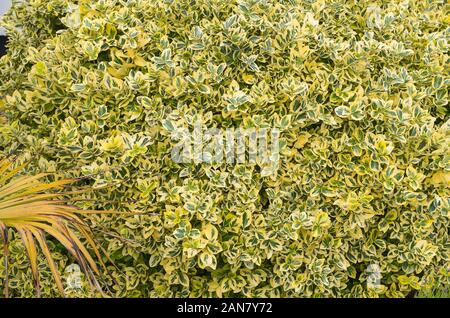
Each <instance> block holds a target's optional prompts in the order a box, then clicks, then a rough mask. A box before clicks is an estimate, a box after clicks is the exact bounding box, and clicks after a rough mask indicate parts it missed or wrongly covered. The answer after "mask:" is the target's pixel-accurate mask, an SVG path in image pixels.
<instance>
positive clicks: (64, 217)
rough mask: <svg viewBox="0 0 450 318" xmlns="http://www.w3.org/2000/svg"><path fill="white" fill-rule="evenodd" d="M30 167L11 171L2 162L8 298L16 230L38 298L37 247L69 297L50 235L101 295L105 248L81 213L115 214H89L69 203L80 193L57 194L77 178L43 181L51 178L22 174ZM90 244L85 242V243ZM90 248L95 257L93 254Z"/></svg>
mask: <svg viewBox="0 0 450 318" xmlns="http://www.w3.org/2000/svg"><path fill="white" fill-rule="evenodd" d="M24 167H25V165H20V166H18V167H16V168H12V163H11V161H10V160H8V159H1V160H0V233H1V234H0V237H1V238H2V241H3V253H4V261H5V284H4V294H5V296H6V297H8V294H9V292H8V276H9V275H8V261H9V259H8V258H9V257H8V254H9V252H8V242H9V239H10V237H9V234H8V233H9V231H8V229H13V230H15V231H16V232H17V233H18V234H19V236H20V237H21V239H22V242H23V245H24V247H25V250H26V253H27V255H28V258H29V261H30V265H31V271H32V277H33V283H34V286H35V289H36V295H37V296H38V297H39V296H40V295H41V290H40V284H39V272H38V248H40V250H41V251H42V253H43V254H44V255H45V258H46V259H47V262H48V265H49V268H50V270H51V272H52V274H53V277H54V279H55V282H56V285H57V287H58V289H59V291H60V293H61V294H62V296H64V295H65V294H64V287H63V284H62V281H61V276H60V274H59V271H58V268H57V265H56V263H55V261H54V260H53V257H52V253H51V251H50V249H49V247H48V245H47V243H46V238H47V237H48V236H51V237H53V238H54V239H56V240H57V241H59V242H60V243H61V244H62V245H63V246H64V247H65V248H66V249H67V251H68V252H69V253H70V254H71V255H72V256H73V257H74V259H75V260H76V261H77V262H78V264H79V265H80V268H81V269H82V270H83V272H84V273H85V275H86V277H87V280H88V282H89V284H90V285H91V287H94V288H96V289H98V290H100V291H101V289H100V285H99V284H98V281H97V279H96V276H97V277H98V275H99V274H100V270H99V267H98V266H97V263H98V264H101V266H102V267H103V268H104V269H105V270H106V267H105V265H104V263H103V262H102V259H101V253H100V250H101V249H100V248H99V247H98V246H97V244H96V243H95V241H94V238H93V234H92V232H91V230H90V229H89V227H88V226H87V225H86V223H85V221H83V219H82V218H80V216H79V215H83V214H92V213H112V212H111V211H86V210H81V209H80V208H78V207H75V206H72V205H69V204H68V203H67V200H65V199H64V197H67V195H73V194H75V193H77V192H74V191H72V192H64V191H63V192H55V190H57V189H60V188H61V187H63V186H66V185H70V184H72V183H74V182H75V181H77V180H76V179H66V180H58V181H54V182H47V183H46V182H42V181H41V180H42V179H43V178H44V177H45V176H47V174H38V175H34V176H28V175H22V176H17V174H18V173H19V172H20V171H21V170H22V169H24ZM82 241H85V242H86V243H83V242H82ZM88 247H90V248H91V250H92V253H93V254H95V255H94V256H93V255H91V253H90V252H89V251H88Z"/></svg>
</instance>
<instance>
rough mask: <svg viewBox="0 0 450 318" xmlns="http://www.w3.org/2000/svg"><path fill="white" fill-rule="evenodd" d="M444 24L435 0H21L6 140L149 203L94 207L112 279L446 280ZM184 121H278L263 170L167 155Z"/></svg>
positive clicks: (136, 285) (33, 156) (3, 87)
mask: <svg viewBox="0 0 450 318" xmlns="http://www.w3.org/2000/svg"><path fill="white" fill-rule="evenodd" d="M449 22H450V18H449V6H448V4H446V1H443V0H442V1H441V0H414V1H413V0H404V1H397V0H395V1H394V0H393V1H382V0H372V1H366V0H361V1H357V0H331V1H325V0H280V1H271V0H239V1H236V0H229V1H225V0H195V1H188V0H153V1H150V0H78V1H77V0H27V1H20V2H19V1H17V3H15V5H14V6H13V9H12V10H11V11H10V13H9V14H8V15H7V16H6V18H5V21H4V25H5V26H6V28H7V30H8V32H9V35H10V43H9V52H8V54H7V55H6V56H5V57H3V58H2V59H1V60H0V70H1V78H0V94H1V100H0V111H1V115H0V116H1V118H0V121H1V124H2V126H1V127H0V145H1V147H2V148H3V151H4V152H6V153H8V152H9V151H11V150H12V149H19V150H18V151H20V152H21V153H22V156H23V158H24V159H28V160H31V161H32V162H33V163H34V169H35V170H36V172H38V171H46V172H48V171H49V172H54V171H64V176H65V177H79V176H82V175H95V176H96V181H95V184H93V186H94V187H101V186H107V187H106V188H105V189H106V190H105V189H101V190H99V191H98V192H96V193H95V194H89V195H87V194H86V197H85V198H84V199H92V200H88V201H85V203H84V207H85V208H89V209H100V208H102V209H120V210H142V211H145V215H134V216H126V217H125V216H108V215H100V216H95V217H94V219H93V220H94V221H93V224H92V226H93V227H94V229H95V228H100V229H105V228H107V229H113V230H115V231H116V232H117V234H118V236H117V237H115V236H106V239H105V240H104V242H103V247H104V248H105V249H106V250H107V251H108V252H109V254H110V255H111V257H112V258H113V260H114V262H115V263H116V265H117V266H118V268H111V269H110V270H111V273H112V275H113V277H115V278H116V280H117V281H118V282H119V285H120V286H118V287H114V288H115V289H114V290H113V292H114V293H115V295H116V296H129V297H131V296H140V297H148V296H150V297H162V296H165V297H175V296H182V297H187V296H189V297H197V296H218V297H228V296H243V297H250V296H252V297H263V296H275V297H276V296H281V297H308V296H310V297H311V296H313V297H318V296H320V297H331V296H334V297H336V296H340V297H351V296H360V297H365V296H368V297H378V296H381V297H403V296H405V295H407V294H408V293H409V292H410V291H411V290H414V289H418V290H421V289H426V288H428V287H429V286H431V285H433V284H434V285H436V284H442V285H445V284H448V280H449V271H450V268H449V263H450V241H449V225H450V198H449V193H450V152H449V142H450V133H449V128H450V121H449V113H450V112H449V106H448V87H449V84H450V76H449V64H448V63H449V55H448V51H449V33H450V28H449ZM198 120H202V122H203V125H204V126H205V127H216V128H219V129H226V128H232V127H243V128H249V127H274V128H277V129H280V131H281V135H280V139H279V143H280V164H279V167H278V171H277V174H276V175H271V174H267V173H266V172H265V170H264V169H263V168H262V167H261V166H259V165H258V164H256V163H240V164H227V163H215V164H207V163H177V162H174V161H172V160H171V157H170V153H171V150H172V148H173V146H174V143H175V141H174V140H173V139H172V138H171V131H172V130H173V129H174V128H175V127H184V128H190V127H192V126H193V124H194V122H197V121H198ZM96 201H97V202H98V203H97V204H96V203H95V202H96ZM120 237H123V239H120ZM14 244H15V243H14V242H11V246H12V247H14V246H15V245H14ZM55 248H57V247H55ZM20 252H21V251H20V249H19V248H15V249H14V248H13V250H12V251H11V253H20ZM61 259H62V261H61V264H62V263H63V262H64V261H63V260H64V259H65V256H64V254H61ZM23 260H24V262H25V258H23ZM1 266H2V265H0V272H3V270H2V267H1ZM10 266H13V267H15V268H14V269H13V270H14V272H15V273H17V275H16V277H17V282H16V283H15V285H14V286H11V292H14V293H15V294H16V295H28V294H30V292H31V293H32V291H30V288H29V284H28V285H26V284H25V285H21V283H19V281H21V280H20V279H22V280H25V278H26V277H27V276H26V275H27V274H26V273H25V272H24V271H25V270H26V267H25V265H23V263H21V262H18V263H15V264H11V265H10ZM369 269H370V270H369ZM372 269H376V271H377V273H376V275H375V276H373V275H372V274H373V273H372V272H371V270H372ZM48 272H49V270H48ZM373 277H375V278H376V279H375V280H374V281H375V283H374V282H373V280H372V278H373ZM111 285H114V284H112V283H111ZM44 287H45V288H44ZM54 288H55V287H52V285H51V284H50V283H48V284H47V285H45V286H43V290H42V292H43V294H48V295H52V294H53V293H54ZM80 294H81V295H82V294H83V293H82V292H80Z"/></svg>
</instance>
